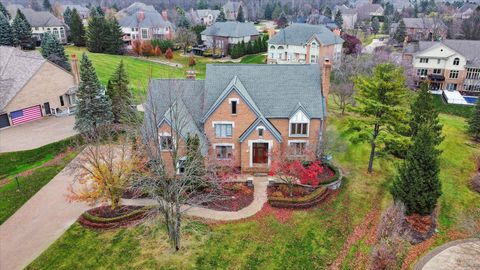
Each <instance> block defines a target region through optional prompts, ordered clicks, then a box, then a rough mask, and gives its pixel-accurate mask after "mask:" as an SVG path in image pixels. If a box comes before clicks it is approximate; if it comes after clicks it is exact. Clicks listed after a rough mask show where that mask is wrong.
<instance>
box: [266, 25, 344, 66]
mask: <svg viewBox="0 0 480 270" xmlns="http://www.w3.org/2000/svg"><path fill="white" fill-rule="evenodd" d="M339 35H340V31H335V33H334V32H332V31H330V30H329V29H328V28H327V27H325V26H323V25H310V24H302V23H294V24H291V25H289V26H288V27H286V28H284V29H282V30H280V31H279V32H278V33H277V34H275V35H274V36H273V37H272V38H270V40H269V41H268V56H267V63H269V64H310V63H323V61H324V60H325V59H329V60H330V61H331V62H332V63H333V64H334V65H335V64H337V63H339V62H340V60H341V58H342V46H343V39H342V38H341V37H340V36H339Z"/></svg>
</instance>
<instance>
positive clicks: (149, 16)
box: [118, 9, 175, 45]
mask: <svg viewBox="0 0 480 270" xmlns="http://www.w3.org/2000/svg"><path fill="white" fill-rule="evenodd" d="M118 23H119V24H120V26H121V27H122V32H123V40H124V42H125V43H127V44H128V45H132V42H133V41H134V40H138V41H140V42H143V41H145V40H152V39H169V40H170V39H173V38H174V34H175V33H174V27H173V24H172V23H171V22H170V21H169V20H168V14H167V11H163V12H162V14H160V13H159V12H157V11H156V10H153V11H151V10H143V9H138V10H136V11H135V12H132V13H131V14H130V15H128V14H127V15H126V16H125V17H123V18H121V19H120V20H119V21H118Z"/></svg>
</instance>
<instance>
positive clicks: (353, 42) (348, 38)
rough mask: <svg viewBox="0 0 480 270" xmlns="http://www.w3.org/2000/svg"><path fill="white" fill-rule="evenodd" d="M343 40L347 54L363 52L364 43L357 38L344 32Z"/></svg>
mask: <svg viewBox="0 0 480 270" xmlns="http://www.w3.org/2000/svg"><path fill="white" fill-rule="evenodd" d="M342 39H343V40H344V41H345V42H344V43H343V48H344V49H345V54H358V53H360V52H361V51H362V42H361V41H360V39H358V38H357V37H356V36H354V35H350V34H347V33H346V32H343V33H342Z"/></svg>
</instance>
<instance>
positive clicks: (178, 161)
mask: <svg viewBox="0 0 480 270" xmlns="http://www.w3.org/2000/svg"><path fill="white" fill-rule="evenodd" d="M186 160H187V157H186V156H185V157H181V158H179V159H178V160H177V174H180V161H186Z"/></svg>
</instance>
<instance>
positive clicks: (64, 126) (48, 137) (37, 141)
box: [0, 116, 76, 270]
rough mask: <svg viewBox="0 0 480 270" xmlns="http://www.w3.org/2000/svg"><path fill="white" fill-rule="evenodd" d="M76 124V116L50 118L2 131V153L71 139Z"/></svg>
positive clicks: (0, 148)
mask: <svg viewBox="0 0 480 270" xmlns="http://www.w3.org/2000/svg"><path fill="white" fill-rule="evenodd" d="M74 124H75V117H74V116H67V117H54V116H50V117H45V118H43V119H41V120H37V121H32V122H29V123H25V124H21V125H18V126H12V127H8V128H4V129H1V130H0V153H3V152H13V151H20V150H29V149H34V148H38V147H41V146H44V145H46V144H49V143H52V142H56V141H60V140H63V139H65V138H68V137H71V136H73V135H75V134H76V132H75V131H74V130H73V125H74ZM2 270H3V269H2Z"/></svg>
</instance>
